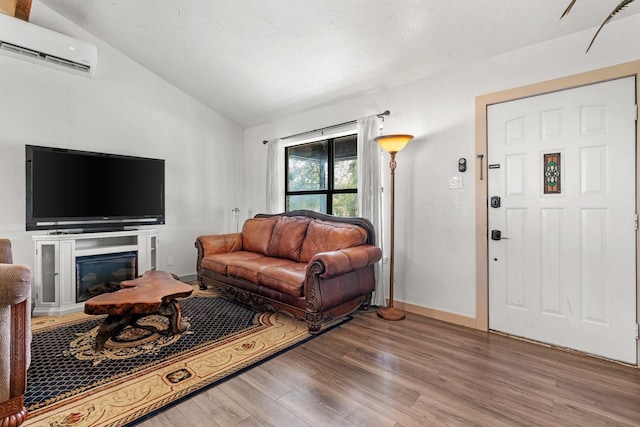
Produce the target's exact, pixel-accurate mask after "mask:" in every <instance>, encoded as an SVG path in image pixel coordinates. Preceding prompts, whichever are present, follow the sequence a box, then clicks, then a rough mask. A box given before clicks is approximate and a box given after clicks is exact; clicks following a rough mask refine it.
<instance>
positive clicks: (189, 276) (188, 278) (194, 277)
mask: <svg viewBox="0 0 640 427" xmlns="http://www.w3.org/2000/svg"><path fill="white" fill-rule="evenodd" d="M196 280H198V275H197V274H186V275H184V276H180V281H181V282H185V283H186V282H195V281H196Z"/></svg>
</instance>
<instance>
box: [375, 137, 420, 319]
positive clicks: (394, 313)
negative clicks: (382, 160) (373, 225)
mask: <svg viewBox="0 0 640 427" xmlns="http://www.w3.org/2000/svg"><path fill="white" fill-rule="evenodd" d="M412 139H413V135H382V136H378V137H376V138H374V139H373V140H374V141H376V142H377V143H378V145H379V146H380V147H381V148H382V149H383V150H384V151H387V152H388V153H389V154H390V155H391V161H390V162H389V168H390V169H391V215H390V217H389V222H390V236H391V238H390V245H389V265H390V267H389V268H390V270H391V272H390V275H389V302H388V303H387V306H386V307H382V308H380V309H379V310H378V316H380V317H381V318H383V319H385V320H402V319H404V311H402V310H400V309H398V308H395V307H394V306H393V276H394V274H393V273H394V269H393V243H394V226H395V220H394V210H395V185H396V184H395V176H396V153H397V152H398V151H400V150H402V149H403V148H404V147H405V145H407V144H408V143H409V141H411V140H412Z"/></svg>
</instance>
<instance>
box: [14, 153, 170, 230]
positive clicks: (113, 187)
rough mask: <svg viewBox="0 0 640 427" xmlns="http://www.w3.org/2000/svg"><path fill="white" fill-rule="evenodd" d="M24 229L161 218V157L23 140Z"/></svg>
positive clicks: (116, 225)
mask: <svg viewBox="0 0 640 427" xmlns="http://www.w3.org/2000/svg"><path fill="white" fill-rule="evenodd" d="M26 173H27V176H26V178H27V192H26V193H27V200H26V202H27V203H26V207H27V213H26V229H27V230H47V229H48V230H58V229H81V230H84V229H88V230H89V231H93V230H95V229H101V230H116V229H123V228H125V227H127V226H136V225H138V226H139V225H150V224H164V160H161V159H150V158H144V157H133V156H125V155H118V154H107V153H95V152H89V151H79V150H68V149H62V148H52V147H40V146H35V145H27V146H26Z"/></svg>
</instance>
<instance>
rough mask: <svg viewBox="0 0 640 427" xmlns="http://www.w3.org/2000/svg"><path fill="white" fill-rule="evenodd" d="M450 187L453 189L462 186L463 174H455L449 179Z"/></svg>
mask: <svg viewBox="0 0 640 427" xmlns="http://www.w3.org/2000/svg"><path fill="white" fill-rule="evenodd" d="M449 188H450V189H452V190H457V189H460V188H462V175H454V176H452V177H451V179H450V180H449Z"/></svg>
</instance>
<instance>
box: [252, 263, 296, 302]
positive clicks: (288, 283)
mask: <svg viewBox="0 0 640 427" xmlns="http://www.w3.org/2000/svg"><path fill="white" fill-rule="evenodd" d="M306 274H307V264H304V263H295V262H291V263H290V264H282V265H273V266H269V267H267V268H264V269H262V270H261V271H260V274H258V283H259V284H261V285H263V286H266V287H268V288H271V289H275V290H277V291H280V292H282V293H285V294H287V295H291V296H294V297H299V296H302V294H303V291H304V279H305V277H306Z"/></svg>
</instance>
